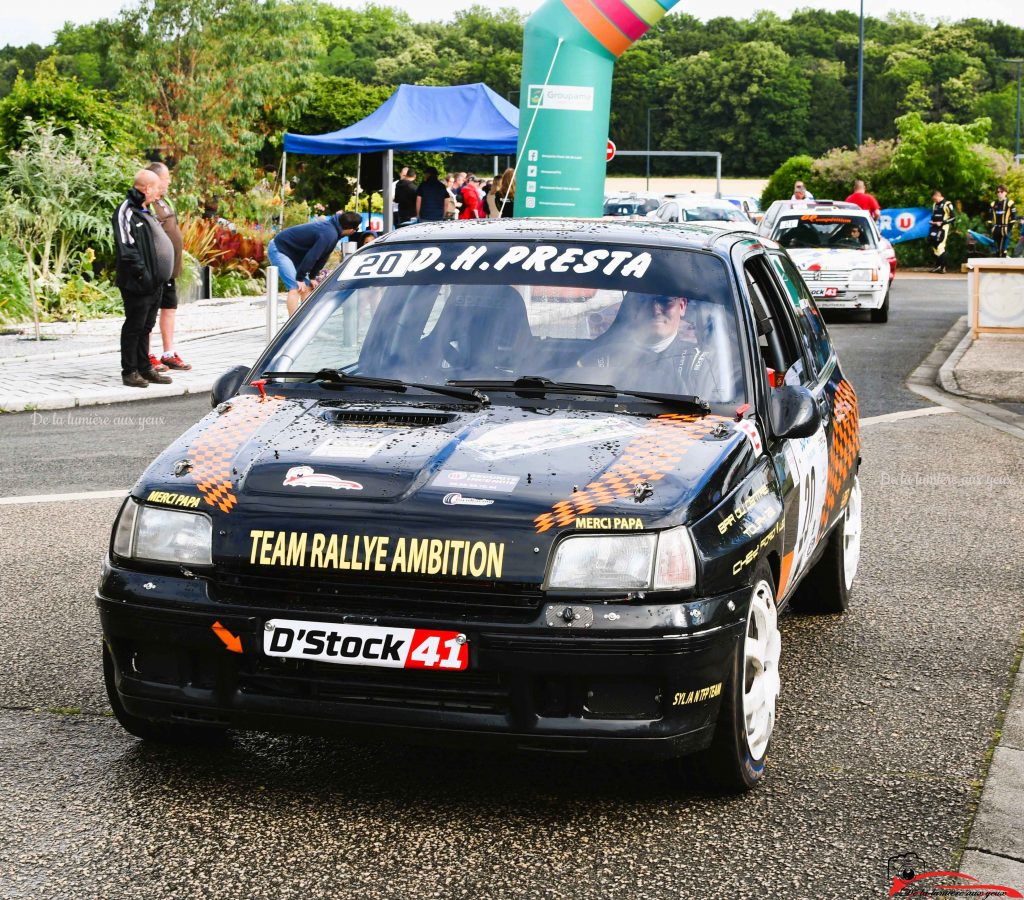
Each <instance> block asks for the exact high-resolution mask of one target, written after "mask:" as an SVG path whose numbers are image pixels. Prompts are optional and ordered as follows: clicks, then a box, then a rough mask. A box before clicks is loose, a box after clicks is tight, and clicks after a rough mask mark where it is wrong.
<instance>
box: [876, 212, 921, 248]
mask: <svg viewBox="0 0 1024 900" xmlns="http://www.w3.org/2000/svg"><path fill="white" fill-rule="evenodd" d="M931 215H932V211H931V210H930V209H926V208H924V207H914V208H901V209H883V210H882V212H881V215H880V216H879V218H878V228H879V230H880V231H881V232H882V237H884V238H886V239H888V240H889V241H890V243H893V244H902V243H903V242H904V241H916V240H920V239H921V238H926V237H928V222H929V220H930V219H931Z"/></svg>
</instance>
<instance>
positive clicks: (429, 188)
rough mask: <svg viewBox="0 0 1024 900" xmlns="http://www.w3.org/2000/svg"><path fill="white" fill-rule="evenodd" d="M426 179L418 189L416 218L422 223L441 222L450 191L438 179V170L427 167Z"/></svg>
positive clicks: (424, 172)
mask: <svg viewBox="0 0 1024 900" xmlns="http://www.w3.org/2000/svg"><path fill="white" fill-rule="evenodd" d="M423 174H424V175H426V177H425V178H424V179H423V181H422V182H421V183H420V186H419V187H418V188H417V189H416V218H417V219H419V220H420V221H421V222H440V221H441V220H442V219H443V218H444V213H445V204H446V203H447V202H448V199H449V195H448V190H447V188H445V186H444V185H443V184H441V179H440V178H438V177H437V169H435V168H434V167H433V166H427V167H426V168H425V169H424V170H423Z"/></svg>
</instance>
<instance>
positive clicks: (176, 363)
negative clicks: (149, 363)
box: [160, 353, 192, 372]
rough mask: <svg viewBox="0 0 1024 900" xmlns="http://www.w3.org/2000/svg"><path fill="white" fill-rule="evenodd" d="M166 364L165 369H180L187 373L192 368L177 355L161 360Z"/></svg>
mask: <svg viewBox="0 0 1024 900" xmlns="http://www.w3.org/2000/svg"><path fill="white" fill-rule="evenodd" d="M160 361H161V362H162V363H163V364H164V368H165V369H178V370H179V371H182V372H187V371H188V370H189V369H191V368H192V366H190V365H189V364H188V363H187V362H185V360H183V359H182V358H181V357H180V356H178V354H177V353H175V354H174V355H173V356H165V357H163V358H162V359H161V360H160Z"/></svg>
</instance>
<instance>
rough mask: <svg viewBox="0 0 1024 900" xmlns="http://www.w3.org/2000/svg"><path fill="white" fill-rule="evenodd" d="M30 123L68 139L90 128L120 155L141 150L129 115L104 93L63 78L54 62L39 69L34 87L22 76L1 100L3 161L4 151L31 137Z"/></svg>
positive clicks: (0, 140)
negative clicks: (78, 129) (51, 126)
mask: <svg viewBox="0 0 1024 900" xmlns="http://www.w3.org/2000/svg"><path fill="white" fill-rule="evenodd" d="M27 120H31V121H33V122H53V124H54V126H55V127H56V129H57V130H58V131H59V132H61V133H63V134H68V135H69V134H71V132H72V130H73V126H74V125H76V124H78V125H83V126H87V127H89V128H90V129H92V130H93V131H95V132H98V133H99V134H100V135H102V137H103V139H104V141H105V142H106V144H107V145H108V146H110V147H112V148H115V149H117V150H119V151H126V152H132V151H133V150H134V149H135V148H136V147H137V146H138V143H137V141H138V136H137V134H136V130H135V125H134V122H133V117H132V115H131V112H130V110H129V109H127V108H126V107H125V105H124V104H121V103H118V102H116V101H115V100H114V99H113V98H112V97H111V96H110V95H109V94H108V93H107V92H106V91H98V90H93V89H91V88H88V87H85V86H84V85H82V84H80V83H79V81H78V79H77V78H74V77H66V76H63V75H61V74H60V73H59V72H58V71H57V66H56V62H55V60H54V59H53V58H52V57H51V58H49V59H45V60H43V61H42V62H41V63H39V65H38V66H37V67H36V71H35V78H33V79H32V80H31V81H28V80H27V79H26V78H25V77H24V76H23V75H19V76H18V78H17V80H16V81H15V83H14V89H13V90H12V91H11V93H10V94H8V95H7V96H6V97H4V99H3V100H0V155H2V154H3V146H6V147H7V148H8V151H10V150H13V149H15V148H17V147H19V146H21V143H22V141H24V139H25V138H26V136H27V134H28V131H27V130H26V128H27V126H26V125H25V122H26V121H27Z"/></svg>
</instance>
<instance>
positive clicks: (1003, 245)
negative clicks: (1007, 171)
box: [985, 184, 1024, 256]
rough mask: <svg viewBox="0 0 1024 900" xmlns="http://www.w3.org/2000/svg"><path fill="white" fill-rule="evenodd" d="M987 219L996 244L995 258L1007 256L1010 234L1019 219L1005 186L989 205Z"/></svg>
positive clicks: (1000, 186)
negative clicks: (1014, 223) (1015, 221)
mask: <svg viewBox="0 0 1024 900" xmlns="http://www.w3.org/2000/svg"><path fill="white" fill-rule="evenodd" d="M985 218H986V221H987V222H988V224H989V227H991V229H992V238H993V240H995V242H996V249H995V256H1006V251H1007V249H1008V248H1009V246H1010V232H1011V231H1013V222H1014V220H1015V219H1016V218H1017V205H1016V204H1015V203H1014V202H1013V201H1012V200H1011V199H1010V197H1009V194H1008V193H1007V190H1006V185H1005V184H1001V185H999V187H997V188H996V199H995V200H993V201H992V202H991V203H989V205H988V214H987V215H986V217H985ZM1022 233H1024V232H1022Z"/></svg>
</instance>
